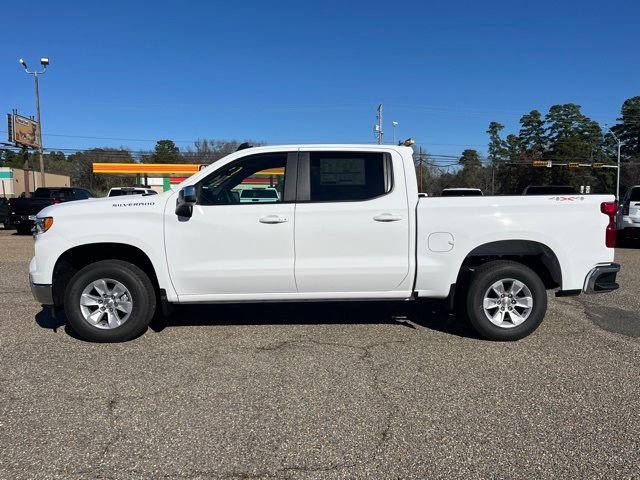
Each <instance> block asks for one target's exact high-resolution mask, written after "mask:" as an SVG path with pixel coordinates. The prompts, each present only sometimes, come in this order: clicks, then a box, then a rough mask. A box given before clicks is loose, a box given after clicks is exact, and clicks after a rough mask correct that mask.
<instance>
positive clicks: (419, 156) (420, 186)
mask: <svg viewBox="0 0 640 480" xmlns="http://www.w3.org/2000/svg"><path fill="white" fill-rule="evenodd" d="M418 158H419V159H420V160H418V168H419V169H420V184H419V185H418V193H420V191H421V190H422V187H423V185H422V171H423V170H424V168H422V147H420V153H419V154H418Z"/></svg>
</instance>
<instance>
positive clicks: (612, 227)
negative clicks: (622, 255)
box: [600, 202, 617, 248]
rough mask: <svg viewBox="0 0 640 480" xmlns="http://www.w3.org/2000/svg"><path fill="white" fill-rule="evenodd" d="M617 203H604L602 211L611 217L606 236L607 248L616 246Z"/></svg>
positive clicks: (601, 205)
mask: <svg viewBox="0 0 640 480" xmlns="http://www.w3.org/2000/svg"><path fill="white" fill-rule="evenodd" d="M616 209H617V204H616V202H602V203H601V204H600V211H601V212H602V213H604V214H605V215H607V216H608V217H609V225H607V230H606V232H605V236H604V243H605V245H606V246H607V248H615V246H616Z"/></svg>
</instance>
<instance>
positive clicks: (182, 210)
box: [176, 185, 197, 217]
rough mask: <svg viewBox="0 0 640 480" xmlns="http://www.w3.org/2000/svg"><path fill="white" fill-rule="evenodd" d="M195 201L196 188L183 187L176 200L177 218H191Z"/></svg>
mask: <svg viewBox="0 0 640 480" xmlns="http://www.w3.org/2000/svg"><path fill="white" fill-rule="evenodd" d="M196 200H197V192H196V187H194V186H193V185H189V186H188V187H184V188H183V189H182V190H180V192H179V193H178V200H176V215H178V216H179V217H191V215H193V205H195V203H196Z"/></svg>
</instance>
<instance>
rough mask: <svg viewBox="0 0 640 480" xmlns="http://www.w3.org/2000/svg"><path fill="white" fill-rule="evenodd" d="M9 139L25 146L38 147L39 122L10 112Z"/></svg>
mask: <svg viewBox="0 0 640 480" xmlns="http://www.w3.org/2000/svg"><path fill="white" fill-rule="evenodd" d="M9 116H10V119H9V125H10V128H9V141H10V142H13V143H17V144H19V145H23V146H25V147H30V148H37V147H38V122H36V121H35V120H33V119H31V118H28V117H23V116H22V115H18V114H15V113H14V114H10V115H9Z"/></svg>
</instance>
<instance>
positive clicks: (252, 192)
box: [240, 187, 280, 203]
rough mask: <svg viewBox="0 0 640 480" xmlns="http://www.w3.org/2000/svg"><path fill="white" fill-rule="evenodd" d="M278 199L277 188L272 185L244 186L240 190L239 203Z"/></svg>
mask: <svg viewBox="0 0 640 480" xmlns="http://www.w3.org/2000/svg"><path fill="white" fill-rule="evenodd" d="M279 200H280V195H279V194H278V190H276V189H275V188H273V187H267V188H245V189H242V190H240V203H261V202H266V203H271V202H277V201H279Z"/></svg>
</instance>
